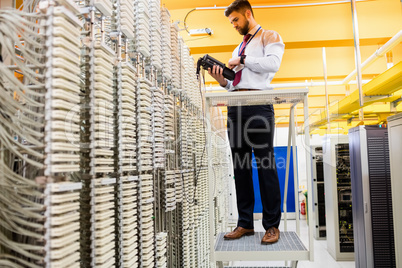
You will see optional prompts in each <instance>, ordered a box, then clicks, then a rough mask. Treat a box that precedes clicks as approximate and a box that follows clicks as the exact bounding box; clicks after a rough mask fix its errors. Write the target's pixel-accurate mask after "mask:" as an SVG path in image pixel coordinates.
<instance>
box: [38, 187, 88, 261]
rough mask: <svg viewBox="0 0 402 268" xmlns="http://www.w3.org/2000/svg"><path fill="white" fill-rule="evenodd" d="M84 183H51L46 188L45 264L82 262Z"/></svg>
mask: <svg viewBox="0 0 402 268" xmlns="http://www.w3.org/2000/svg"><path fill="white" fill-rule="evenodd" d="M81 186H82V184H81V183H69V182H61V183H49V184H47V185H46V190H45V196H46V198H45V205H46V206H47V210H46V214H45V215H46V222H45V227H46V228H47V232H46V235H45V239H46V245H45V250H46V259H45V262H46V267H79V265H80V252H79V248H80V242H79V240H80V232H79V231H80V223H79V218H80V214H79V209H80V202H79V198H80V192H79V190H80V189H81Z"/></svg>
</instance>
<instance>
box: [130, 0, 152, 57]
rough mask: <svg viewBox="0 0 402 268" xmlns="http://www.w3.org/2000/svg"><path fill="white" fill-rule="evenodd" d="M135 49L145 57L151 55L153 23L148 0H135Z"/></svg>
mask: <svg viewBox="0 0 402 268" xmlns="http://www.w3.org/2000/svg"><path fill="white" fill-rule="evenodd" d="M134 13H135V38H134V43H135V48H136V49H135V50H136V51H137V52H139V53H141V54H142V55H143V56H144V57H145V58H148V57H150V56H151V30H150V29H151V25H150V14H149V3H148V0H134Z"/></svg>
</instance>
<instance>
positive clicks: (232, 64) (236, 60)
mask: <svg viewBox="0 0 402 268" xmlns="http://www.w3.org/2000/svg"><path fill="white" fill-rule="evenodd" d="M228 65H229V66H228V67H229V68H230V69H233V68H234V67H236V66H237V65H240V57H235V58H231V59H230V60H229V62H228Z"/></svg>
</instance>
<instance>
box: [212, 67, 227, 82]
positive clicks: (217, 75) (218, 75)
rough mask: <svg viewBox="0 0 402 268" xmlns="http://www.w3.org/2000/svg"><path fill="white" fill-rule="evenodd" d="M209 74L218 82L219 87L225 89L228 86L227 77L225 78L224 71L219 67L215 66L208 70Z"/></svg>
mask: <svg viewBox="0 0 402 268" xmlns="http://www.w3.org/2000/svg"><path fill="white" fill-rule="evenodd" d="M208 73H209V75H210V76H212V77H213V78H214V79H215V80H216V81H218V83H219V85H220V86H221V87H225V86H226V85H227V83H228V82H227V81H226V79H225V77H223V74H222V73H223V69H222V68H221V67H219V66H217V65H214V67H212V70H211V68H208Z"/></svg>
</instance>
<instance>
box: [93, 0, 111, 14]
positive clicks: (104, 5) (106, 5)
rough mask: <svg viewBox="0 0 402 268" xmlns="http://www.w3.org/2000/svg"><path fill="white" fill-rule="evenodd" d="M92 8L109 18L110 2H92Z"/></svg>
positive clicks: (104, 0)
mask: <svg viewBox="0 0 402 268" xmlns="http://www.w3.org/2000/svg"><path fill="white" fill-rule="evenodd" d="M93 3H94V6H95V7H96V8H97V9H99V11H100V12H101V13H102V14H103V15H105V16H111V15H112V11H113V3H112V1H110V0H94V2H93Z"/></svg>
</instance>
